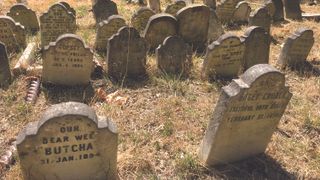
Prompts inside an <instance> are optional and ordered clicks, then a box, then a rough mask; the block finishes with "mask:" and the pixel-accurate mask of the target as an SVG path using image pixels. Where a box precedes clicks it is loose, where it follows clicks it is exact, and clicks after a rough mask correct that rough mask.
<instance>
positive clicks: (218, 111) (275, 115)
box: [199, 64, 292, 166]
mask: <svg viewBox="0 0 320 180" xmlns="http://www.w3.org/2000/svg"><path fill="white" fill-rule="evenodd" d="M291 97H292V94H291V93H290V92H289V87H287V86H285V76H284V74H282V73H281V72H279V71H278V70H277V69H275V68H274V67H272V66H270V65H268V64H259V65H255V66H253V67H251V68H250V69H248V70H247V71H246V72H245V73H244V74H243V75H242V76H241V77H240V79H234V80H233V81H232V82H231V83H230V84H229V85H228V86H225V87H223V88H222V92H221V95H220V98H219V100H218V103H217V105H216V107H215V110H214V112H213V116H212V119H211V120H210V122H209V125H208V128H207V131H206V134H205V136H204V139H203V141H202V144H201V147H200V153H199V156H200V159H201V160H202V161H204V162H205V163H206V164H207V165H209V166H213V165H218V164H228V163H231V162H234V161H238V160H243V159H245V158H248V157H251V156H255V155H257V154H261V153H263V152H264V151H265V150H266V148H267V145H268V143H269V142H270V140H271V136H272V134H273V132H274V131H275V130H276V128H277V125H278V123H279V121H280V119H281V117H282V115H283V113H284V112H285V109H286V107H287V104H288V103H289V101H290V99H291Z"/></svg>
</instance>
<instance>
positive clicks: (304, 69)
mask: <svg viewBox="0 0 320 180" xmlns="http://www.w3.org/2000/svg"><path fill="white" fill-rule="evenodd" d="M319 65H320V62H319V61H311V62H308V61H306V62H304V63H303V64H300V65H297V66H295V67H289V69H290V70H292V71H296V72H297V73H298V75H299V76H302V77H305V76H307V77H310V76H316V77H319V76H320V67H318V66H319Z"/></svg>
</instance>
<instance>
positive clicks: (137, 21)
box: [131, 7, 156, 34]
mask: <svg viewBox="0 0 320 180" xmlns="http://www.w3.org/2000/svg"><path fill="white" fill-rule="evenodd" d="M155 14H156V13H155V12H154V11H153V10H152V9H150V8H148V7H140V8H139V9H138V10H137V11H136V12H135V13H134V14H133V16H132V18H131V24H132V26H133V27H134V28H136V29H137V30H138V31H139V32H140V34H142V33H143V31H144V29H145V28H146V26H147V24H148V21H149V18H150V17H151V16H153V15H155Z"/></svg>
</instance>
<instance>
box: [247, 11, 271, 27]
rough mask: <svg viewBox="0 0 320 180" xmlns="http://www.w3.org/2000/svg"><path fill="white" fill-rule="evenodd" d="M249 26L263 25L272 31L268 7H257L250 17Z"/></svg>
mask: <svg viewBox="0 0 320 180" xmlns="http://www.w3.org/2000/svg"><path fill="white" fill-rule="evenodd" d="M249 26H261V27H262V28H263V29H264V30H266V31H267V32H268V33H270V28H271V17H270V15H269V11H268V9H267V8H266V7H262V8H259V9H257V10H256V11H255V12H254V13H253V14H252V15H250V18H249Z"/></svg>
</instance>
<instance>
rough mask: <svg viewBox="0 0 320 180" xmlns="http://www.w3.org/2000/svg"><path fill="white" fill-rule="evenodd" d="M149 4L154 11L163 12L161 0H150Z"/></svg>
mask: <svg viewBox="0 0 320 180" xmlns="http://www.w3.org/2000/svg"><path fill="white" fill-rule="evenodd" d="M148 5H149V7H150V9H152V10H153V11H154V12H156V13H160V12H161V6H160V0H148Z"/></svg>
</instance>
